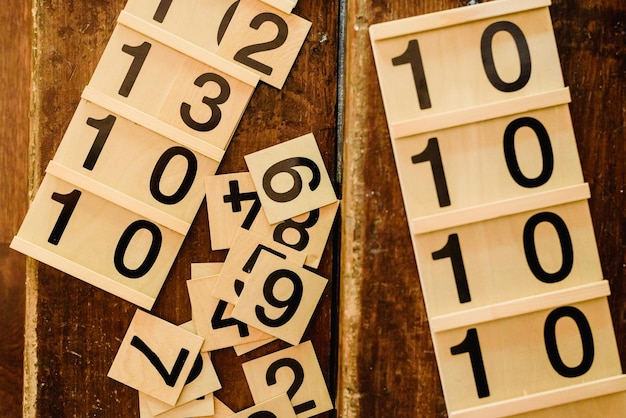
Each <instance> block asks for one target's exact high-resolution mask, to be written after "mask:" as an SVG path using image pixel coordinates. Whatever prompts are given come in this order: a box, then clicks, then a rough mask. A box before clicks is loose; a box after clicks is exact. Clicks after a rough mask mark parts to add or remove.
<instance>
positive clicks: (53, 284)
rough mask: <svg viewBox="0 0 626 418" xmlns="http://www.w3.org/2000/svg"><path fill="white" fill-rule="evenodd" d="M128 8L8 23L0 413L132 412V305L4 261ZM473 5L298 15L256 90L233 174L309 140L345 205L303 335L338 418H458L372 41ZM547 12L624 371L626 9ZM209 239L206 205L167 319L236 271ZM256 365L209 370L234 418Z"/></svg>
mask: <svg viewBox="0 0 626 418" xmlns="http://www.w3.org/2000/svg"><path fill="white" fill-rule="evenodd" d="M124 3H125V2H124V1H123V0H111V1H104V0H97V1H71V2H66V1H59V0H54V1H53V0H33V1H32V3H31V2H28V1H26V2H24V1H18V0H9V1H8V2H5V5H4V6H3V7H2V8H1V9H0V22H1V23H2V27H3V28H4V29H3V32H2V35H1V36H0V65H1V68H2V70H1V72H0V86H1V90H0V91H1V92H2V95H3V96H2V101H0V121H1V123H0V135H1V138H0V139H1V140H0V147H2V148H1V150H0V151H1V152H0V173H1V174H0V179H1V180H2V181H1V182H0V183H1V186H0V187H2V198H3V199H2V205H1V206H0V208H1V209H0V216H1V218H0V219H1V223H0V225H1V228H0V230H1V231H2V251H0V263H1V264H0V282H1V284H2V292H0V315H1V316H0V318H1V320H2V324H3V326H4V337H3V338H2V339H1V342H0V353H1V355H2V360H3V361H2V364H1V365H0V415H1V416H19V415H20V413H21V410H22V406H23V408H24V411H25V412H24V416H28V417H51V416H53V417H74V416H75V417H87V416H93V417H120V416H124V417H126V416H135V414H136V411H137V397H136V392H135V391H134V390H132V389H129V388H127V387H125V386H124V385H121V384H119V383H117V382H115V381H113V380H111V379H108V378H107V377H106V372H107V371H108V368H109V367H110V364H111V361H112V359H113V356H114V355H115V352H116V350H117V347H118V346H119V344H120V342H121V338H122V337H123V335H124V332H125V330H126V327H127V326H128V323H129V321H130V318H131V316H132V313H133V312H134V310H135V306H133V305H131V304H129V303H126V302H123V301H122V300H120V299H118V298H116V297H114V296H111V295H108V294H106V293H104V292H102V291H100V290H98V289H95V288H93V287H92V286H90V285H87V284H85V283H83V282H81V281H79V280H76V279H74V278H72V277H69V276H67V275H65V274H63V273H60V272H59V271H57V270H55V269H52V268H50V267H48V266H46V265H44V264H40V263H37V262H35V261H33V260H27V259H26V257H23V256H21V255H20V254H17V253H15V252H14V251H12V250H9V249H8V243H9V242H10V240H11V238H12V236H13V235H14V234H15V233H16V231H17V229H18V228H19V225H20V223H21V220H22V218H23V216H24V214H25V212H26V210H27V205H28V199H29V197H31V196H32V195H33V193H34V191H35V190H36V189H37V186H38V184H39V182H40V181H41V179H42V176H43V170H44V169H45V167H46V165H47V163H48V161H49V160H50V159H51V158H52V156H53V155H54V152H55V150H56V147H57V146H58V144H59V142H60V140H61V138H62V135H63V132H64V131H65V128H66V127H67V124H68V123H69V120H70V118H71V116H72V114H73V112H74V110H75V108H76V105H77V104H78V101H79V98H80V93H81V91H82V89H83V88H84V87H85V85H86V84H87V82H88V81H89V78H90V76H91V74H92V73H93V70H94V68H95V66H96V64H97V62H98V59H99V57H100V55H101V54H102V51H103V49H104V47H105V45H106V43H107V41H108V38H109V36H110V34H111V32H112V30H113V28H114V26H115V20H116V18H117V16H118V14H119V12H120V10H121V9H122V8H123V6H124ZM463 3H465V2H462V1H459V0H454V1H453V0H447V1H446V0H425V1H420V2H405V1H379V0H375V1H364V0H348V1H345V2H344V1H322V0H311V1H305V0H302V1H300V2H299V4H298V6H297V7H296V8H295V10H294V13H296V14H298V15H300V16H302V17H304V18H306V19H308V20H310V21H311V22H312V24H313V25H312V28H311V31H310V33H309V35H308V38H307V40H306V42H305V44H304V47H303V49H302V51H301V54H300V56H299V58H298V60H297V61H296V65H295V67H294V69H293V72H292V74H291V75H290V77H289V79H288V80H287V83H286V85H285V87H284V88H283V89H282V90H281V91H277V90H276V89H274V88H272V87H269V86H267V85H265V84H262V85H260V86H259V87H258V88H257V90H256V91H255V93H254V96H253V97H252V100H251V102H250V105H249V107H248V109H247V110H246V113H245V114H244V117H243V119H242V121H241V125H240V126H239V128H238V130H237V132H236V135H235V138H234V140H233V142H232V144H231V146H230V148H229V149H228V152H227V155H226V159H225V161H224V162H223V164H222V165H221V167H220V172H232V171H243V170H245V163H244V161H243V156H244V155H245V154H248V153H250V152H252V151H256V150H258V149H261V148H265V147H267V146H269V145H273V144H276V143H279V142H282V141H284V140H287V139H291V138H294V137H296V136H300V135H302V134H304V133H307V132H313V133H314V134H315V136H316V138H317V140H318V143H319V144H320V148H321V150H322V154H323V157H324V159H325V162H326V164H327V168H328V169H329V170H330V172H331V173H333V175H334V180H335V184H336V186H337V190H338V191H339V192H341V194H342V199H343V200H342V213H341V217H340V219H338V222H337V225H336V228H335V232H334V235H333V237H332V238H331V240H330V241H329V244H328V246H327V248H326V251H325V253H324V257H323V261H322V265H321V266H320V272H321V274H322V275H324V276H325V277H328V278H329V279H330V284H329V286H328V287H327V288H326V292H325V293H324V296H323V298H322V302H321V304H320V306H319V307H318V309H317V311H316V314H315V317H314V318H315V319H314V321H313V322H312V323H311V324H310V326H309V328H308V330H307V333H306V338H310V339H312V340H313V342H314V345H315V348H316V351H317V354H318V357H319V358H320V362H321V364H322V368H323V370H324V375H325V378H326V382H327V384H328V385H329V387H330V390H331V394H332V396H333V397H335V398H336V406H337V413H336V414H337V415H338V416H342V417H389V416H393V417H407V418H413V417H416V416H419V417H437V416H446V412H445V405H444V401H443V397H442V393H441V385H440V383H439V377H438V374H437V366H436V363H435V358H434V354H433V348H432V343H431V339H430V332H429V329H428V322H427V317H426V313H425V309H424V305H423V302H422V295H421V291H420V287H419V279H418V276H417V269H416V266H415V261H414V258H413V252H412V248H411V243H410V238H409V233H408V228H407V224H406V218H405V216H404V208H403V205H402V199H401V195H400V188H399V185H398V178H397V174H396V169H395V164H394V161H393V156H392V152H391V146H390V141H389V135H388V131H387V127H386V126H387V125H386V121H385V115H384V112H383V107H382V101H381V97H380V91H379V87H378V80H377V77H376V72H375V68H374V64H373V59H372V53H371V46H370V42H369V36H368V32H367V30H368V28H369V25H371V24H374V23H380V22H384V21H389V20H393V19H398V18H403V17H408V16H413V15H418V14H423V13H430V12H435V11H439V10H444V9H449V8H453V7H460V6H463ZM31 8H32V9H33V10H34V14H33V15H32V16H31ZM551 13H552V20H553V23H554V29H555V34H556V39H557V45H558V48H559V53H560V58H561V64H562V68H563V73H564V77H565V84H566V85H567V86H569V87H570V89H571V92H572V103H571V105H570V109H571V114H572V119H573V123H574V130H575V133H576V137H577V142H578V149H579V153H580V158H581V161H582V166H583V172H584V176H585V181H587V182H588V183H589V184H590V186H591V194H592V198H591V200H590V201H589V204H590V208H591V214H592V218H593V222H594V228H595V233H596V238H597V244H598V248H599V252H600V257H601V261H602V267H603V272H604V275H605V278H606V279H607V280H608V281H609V283H610V286H611V290H612V295H611V296H610V298H609V301H610V306H611V313H612V317H613V321H614V326H615V331H616V335H617V341H618V346H619V347H620V350H621V353H620V354H621V356H622V358H626V357H625V355H626V312H625V307H626V304H625V303H624V300H625V298H626V281H625V280H624V279H625V277H624V276H625V271H626V244H625V242H624V238H625V237H624V234H625V233H626V216H625V213H626V206H625V197H624V187H625V183H626V181H625V180H626V179H625V177H626V176H625V172H624V151H625V141H624V114H625V112H626V110H625V109H626V108H625V105H624V104H625V103H626V4H624V2H623V1H621V0H607V1H604V2H596V1H591V0H581V1H576V2H573V1H566V0H555V1H554V4H553V5H552V6H551ZM344 36H345V43H344V39H343V37H344ZM208 234H209V231H208V226H207V223H206V208H205V207H204V205H203V207H202V208H201V210H200V212H199V213H198V215H197V217H196V219H195V221H194V223H193V225H192V228H191V231H190V233H189V235H188V237H187V239H186V241H185V243H184V244H183V247H182V250H181V252H180V254H179V257H178V258H177V261H176V262H175V264H174V267H173V269H172V271H171V273H170V275H169V278H168V280H167V282H166V285H165V287H164V288H163V291H162V293H161V295H160V296H159V299H158V300H157V303H156V305H155V307H154V309H153V312H154V313H155V314H156V315H158V316H160V317H162V318H164V319H166V320H168V321H171V322H175V323H182V322H184V321H186V320H188V319H190V306H189V302H188V298H187V293H186V288H185V280H186V279H188V278H189V265H190V263H192V262H206V261H218V260H222V259H223V258H224V256H225V253H224V252H219V251H217V252H213V251H211V250H210V248H209V244H208ZM24 332H25V333H26V338H25V340H24V339H22V335H23V334H24ZM24 341H25V343H24ZM24 347H25V348H26V351H25V353H26V355H25V357H24V360H22V359H23V357H22V350H23V348H24ZM279 347H281V345H280V343H275V344H272V345H271V346H270V347H267V348H265V349H263V350H261V352H267V351H269V350H275V349H277V348H279ZM259 354H260V352H254V353H252V354H250V355H246V356H243V358H237V357H236V356H235V355H234V353H233V352H232V350H221V351H219V352H217V353H216V354H215V355H214V356H213V358H214V362H215V364H216V368H217V371H218V374H220V377H221V378H222V383H223V385H224V389H223V390H222V391H220V392H219V393H218V397H220V399H222V400H223V401H224V402H226V403H227V404H228V405H229V406H230V407H231V408H232V409H235V410H238V409H241V408H243V407H245V406H248V405H251V403H252V399H251V396H250V394H249V392H248V391H247V388H246V387H245V384H244V380H243V373H242V372H241V370H240V368H239V364H240V363H241V362H242V361H245V360H247V359H250V358H253V357H256V356H258V355H259ZM23 369H24V374H23V375H22V370H23ZM22 376H23V377H22ZM22 388H24V393H25V397H24V402H22V396H21V394H22ZM334 414H335V413H330V414H325V416H334Z"/></svg>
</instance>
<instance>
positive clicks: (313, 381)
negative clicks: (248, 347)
mask: <svg viewBox="0 0 626 418" xmlns="http://www.w3.org/2000/svg"><path fill="white" fill-rule="evenodd" d="M242 367H243V371H244V373H245V375H246V380H247V381H248V385H249V386H250V391H251V392H252V397H253V398H254V401H255V402H256V403H260V402H263V401H265V400H267V399H271V398H273V397H275V396H278V395H279V394H281V393H285V392H287V393H288V394H289V397H290V399H291V404H292V405H293V408H294V410H295V412H296V414H297V416H298V417H299V418H305V417H311V416H314V415H318V414H321V413H323V412H326V411H330V410H332V409H333V403H332V401H331V399H330V396H329V394H328V389H327V388H326V383H325V382H324V376H323V375H322V370H321V368H320V365H319V362H318V360H317V356H316V355H315V350H314V349H313V345H312V344H311V342H310V341H306V342H304V343H302V344H300V345H297V346H294V347H289V348H286V349H283V350H281V351H278V352H275V353H272V354H268V355H266V356H263V357H260V358H257V359H254V360H251V361H249V362H247V363H243V364H242Z"/></svg>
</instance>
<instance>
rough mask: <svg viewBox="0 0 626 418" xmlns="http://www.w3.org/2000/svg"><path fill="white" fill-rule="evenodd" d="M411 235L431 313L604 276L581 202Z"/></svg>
mask: <svg viewBox="0 0 626 418" xmlns="http://www.w3.org/2000/svg"><path fill="white" fill-rule="evenodd" d="M413 239H414V244H415V254H416V259H417V264H418V266H419V273H420V281H421V285H422V290H423V292H424V300H425V303H426V307H427V309H428V313H429V317H434V316H439V315H445V314H449V313H452V312H459V311H464V310H466V309H472V308H476V307H480V306H488V305H491V304H494V303H499V302H504V301H508V300H513V299H518V298H524V297H528V296H533V295H539V294H541V293H545V292H554V291H558V290H563V289H567V288H572V287H576V286H580V285H584V284H587V283H592V282H597V281H600V280H602V269H601V266H600V260H599V256H598V250H597V247H596V242H595V237H594V232H593V225H592V222H591V216H590V214H589V207H588V204H587V201H586V200H581V201H575V202H572V203H567V204H562V205H559V206H552V207H546V208H541V209H537V210H533V211H528V212H522V213H518V214H515V215H511V216H505V217H500V218H494V219H491V220H486V221H484V222H475V223H469V224H466V225H461V226H456V227H453V228H447V229H442V230H438V231H434V232H430V233H425V234H421V235H416V236H414V237H413Z"/></svg>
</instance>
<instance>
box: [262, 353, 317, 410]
mask: <svg viewBox="0 0 626 418" xmlns="http://www.w3.org/2000/svg"><path fill="white" fill-rule="evenodd" d="M283 367H287V368H289V369H291V371H292V372H293V383H292V384H291V386H290V387H289V389H288V390H287V396H289V399H292V398H293V397H294V395H295V394H296V393H297V392H298V390H299V389H300V387H301V386H302V383H303V382H304V369H302V365H301V364H300V363H298V361H297V360H295V359H292V358H282V359H280V360H276V361H275V362H274V363H272V364H271V365H270V367H269V368H268V369H267V373H266V374H265V380H266V382H267V384H268V385H269V386H272V385H275V384H276V383H277V380H276V374H277V372H278V369H281V368H283ZM315 407H316V405H315V401H314V400H310V401H307V402H304V403H301V404H299V405H295V406H294V407H293V409H294V411H295V412H296V414H301V413H303V412H305V411H309V410H311V409H314V408H315Z"/></svg>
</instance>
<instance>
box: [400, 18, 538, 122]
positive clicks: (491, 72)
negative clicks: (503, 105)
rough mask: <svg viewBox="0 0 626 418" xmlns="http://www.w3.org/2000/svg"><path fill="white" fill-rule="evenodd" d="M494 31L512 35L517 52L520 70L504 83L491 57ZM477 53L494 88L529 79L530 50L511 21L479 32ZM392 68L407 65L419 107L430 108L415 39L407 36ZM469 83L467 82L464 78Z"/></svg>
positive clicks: (514, 85)
mask: <svg viewBox="0 0 626 418" xmlns="http://www.w3.org/2000/svg"><path fill="white" fill-rule="evenodd" d="M498 32H507V33H508V34H509V35H511V37H512V38H513V41H514V42H515V46H516V48H517V55H518V57H519V61H520V73H519V76H518V77H517V79H516V80H514V81H512V82H508V81H505V80H503V79H502V77H501V76H500V74H498V70H497V68H496V64H495V60H494V57H493V38H494V37H495V35H496V34H497V33H498ZM480 52H481V56H482V63H483V68H484V70H485V75H486V76H487V79H488V80H489V83H491V85H492V86H493V87H495V88H496V89H497V90H499V91H502V92H505V93H510V92H515V91H518V90H521V89H522V88H524V87H525V86H526V84H528V81H529V80H530V75H531V70H532V65H531V59H530V50H529V47H528V42H527V41H526V37H525V36H524V32H522V30H521V29H520V28H519V26H517V25H516V24H515V23H513V22H506V21H500V22H495V23H492V24H491V25H489V26H488V27H487V28H486V29H485V30H484V32H483V34H482V36H481V39H480ZM391 63H392V64H393V66H394V67H397V66H401V65H404V64H409V65H410V66H411V73H412V75H413V83H414V84H415V90H416V91H417V99H418V102H419V107H420V109H422V110H424V109H430V108H431V107H432V103H431V99H430V94H429V91H428V83H427V82H426V73H425V71H424V63H423V62H422V54H421V52H420V47H419V42H418V41H417V39H411V40H410V41H409V42H408V44H407V47H406V50H405V51H404V52H403V53H402V54H401V55H399V56H397V57H394V58H392V59H391ZM468 82H470V81H468Z"/></svg>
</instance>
